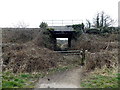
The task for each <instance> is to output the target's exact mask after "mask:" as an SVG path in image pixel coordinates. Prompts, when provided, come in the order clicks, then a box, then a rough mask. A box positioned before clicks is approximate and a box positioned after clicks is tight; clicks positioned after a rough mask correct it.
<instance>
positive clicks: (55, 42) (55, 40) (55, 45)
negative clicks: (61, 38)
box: [54, 38, 57, 50]
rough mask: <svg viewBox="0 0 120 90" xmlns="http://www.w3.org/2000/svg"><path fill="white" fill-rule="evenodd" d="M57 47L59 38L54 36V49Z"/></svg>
mask: <svg viewBox="0 0 120 90" xmlns="http://www.w3.org/2000/svg"><path fill="white" fill-rule="evenodd" d="M56 49H57V39H56V38H54V50H56Z"/></svg>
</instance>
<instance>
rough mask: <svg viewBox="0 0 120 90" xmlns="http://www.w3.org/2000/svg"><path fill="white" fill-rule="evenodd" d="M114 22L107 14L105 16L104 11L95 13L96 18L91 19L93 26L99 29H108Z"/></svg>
mask: <svg viewBox="0 0 120 90" xmlns="http://www.w3.org/2000/svg"><path fill="white" fill-rule="evenodd" d="M113 22H114V20H113V19H112V18H111V17H110V16H109V15H107V14H105V12H104V11H102V12H100V13H97V15H96V17H95V18H93V23H94V26H95V27H97V28H99V27H108V26H111V25H112V24H113Z"/></svg>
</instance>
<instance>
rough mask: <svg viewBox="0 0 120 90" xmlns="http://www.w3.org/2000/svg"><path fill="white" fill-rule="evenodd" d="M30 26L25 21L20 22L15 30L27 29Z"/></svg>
mask: <svg viewBox="0 0 120 90" xmlns="http://www.w3.org/2000/svg"><path fill="white" fill-rule="evenodd" d="M28 26H29V25H28V24H26V23H25V22H23V21H19V22H18V23H17V24H16V25H14V27H15V28H27V27H28Z"/></svg>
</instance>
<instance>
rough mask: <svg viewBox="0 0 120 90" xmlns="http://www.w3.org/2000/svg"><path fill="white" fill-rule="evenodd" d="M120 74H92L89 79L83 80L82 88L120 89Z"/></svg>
mask: <svg viewBox="0 0 120 90" xmlns="http://www.w3.org/2000/svg"><path fill="white" fill-rule="evenodd" d="M119 81H120V73H116V74H113V73H111V74H110V75H102V74H95V73H94V74H92V75H90V76H89V78H86V79H83V80H82V82H81V86H82V87H85V88H118V87H119V86H118V83H119Z"/></svg>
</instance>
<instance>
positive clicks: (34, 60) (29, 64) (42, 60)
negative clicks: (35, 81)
mask: <svg viewBox="0 0 120 90" xmlns="http://www.w3.org/2000/svg"><path fill="white" fill-rule="evenodd" d="M21 47H23V48H22V49H21V50H10V49H9V51H7V52H5V53H3V70H5V69H6V70H7V69H9V70H12V71H13V72H35V71H37V72H38V71H40V70H46V69H48V68H51V67H56V66H57V62H60V60H61V58H60V57H61V56H60V55H59V54H57V53H55V52H53V51H51V50H49V49H47V48H43V47H38V46H36V45H34V43H31V42H29V43H27V44H24V45H21ZM25 47H26V48H25Z"/></svg>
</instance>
